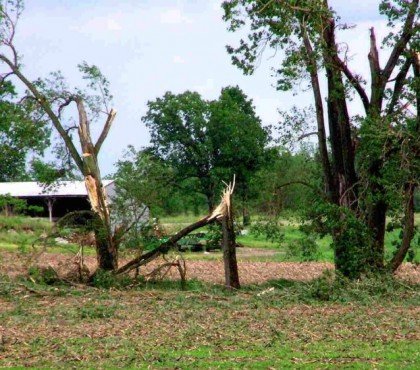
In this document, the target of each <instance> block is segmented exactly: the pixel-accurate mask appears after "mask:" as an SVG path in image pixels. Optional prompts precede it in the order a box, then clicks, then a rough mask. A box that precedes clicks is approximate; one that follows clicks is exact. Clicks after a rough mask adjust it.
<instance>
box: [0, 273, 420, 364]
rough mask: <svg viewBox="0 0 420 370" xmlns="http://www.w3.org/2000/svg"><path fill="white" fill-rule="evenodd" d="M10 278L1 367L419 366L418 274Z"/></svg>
mask: <svg viewBox="0 0 420 370" xmlns="http://www.w3.org/2000/svg"><path fill="white" fill-rule="evenodd" d="M19 284H20V285H18V284H17V283H15V282H13V281H10V280H8V279H7V278H3V279H2V278H1V277H0V322H1V328H2V329H1V330H2V335H3V342H2V344H1V345H0V367H3V366H4V367H8V366H29V367H34V368H71V367H84V368H117V367H118V368H142V369H143V368H144V369H146V368H166V369H168V368H179V369H197V368H221V369H239V368H247V369H249V368H256V369H260V368H261V369H267V368H279V369H280V368H281V369H287V368H293V369H295V368H309V369H311V368H313V369H319V368H331V369H336V368H338V367H344V368H352V369H353V368H356V369H370V368H379V369H382V368H384V369H395V368H404V369H405V368H408V369H410V368H411V369H417V368H419V366H420V359H419V354H418V348H419V344H420V343H419V340H418V339H419V335H420V332H419V327H420V325H419V324H420V322H419V316H418V314H416V312H417V313H418V303H419V297H418V293H417V292H416V290H417V288H418V286H411V285H406V284H401V283H399V282H396V281H394V280H382V281H381V280H374V279H367V280H365V281H362V282H358V283H348V282H347V283H346V282H343V281H337V282H332V281H331V279H330V278H329V277H328V276H326V277H324V278H322V279H318V280H315V281H313V282H309V283H300V282H292V281H285V280H284V281H273V282H269V283H266V284H264V285H261V286H248V287H244V289H243V290H242V291H240V292H236V293H232V292H227V291H224V290H223V288H221V287H219V286H212V285H209V284H204V283H200V282H198V281H189V282H188V283H187V287H186V290H185V291H181V290H180V288H179V283H178V282H161V283H154V284H145V283H142V284H140V285H138V286H137V287H135V288H132V289H130V290H115V289H114V290H102V289H93V288H90V289H89V288H85V289H82V290H80V289H76V288H70V287H65V286H56V287H48V286H42V285H34V284H31V283H28V282H25V281H21V282H20V283H19ZM22 286H28V287H29V288H30V289H31V290H32V291H33V292H37V294H33V293H29V292H28V291H27V290H26V289H22ZM269 288H272V289H269ZM417 291H418V290H417ZM327 292H328V294H327ZM321 293H322V294H321Z"/></svg>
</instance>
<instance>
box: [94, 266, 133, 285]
mask: <svg viewBox="0 0 420 370" xmlns="http://www.w3.org/2000/svg"><path fill="white" fill-rule="evenodd" d="M130 284H132V280H131V279H130V277H129V276H125V275H123V276H118V275H115V274H114V273H112V272H111V271H105V270H101V269H99V270H97V271H96V272H95V274H94V275H93V278H92V286H94V287H96V288H102V289H111V288H124V287H127V286H128V285H130Z"/></svg>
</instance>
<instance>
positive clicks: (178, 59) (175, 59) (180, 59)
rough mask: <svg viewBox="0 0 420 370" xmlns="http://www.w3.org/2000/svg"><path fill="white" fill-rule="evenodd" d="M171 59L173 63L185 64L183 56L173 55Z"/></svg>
mask: <svg viewBox="0 0 420 370" xmlns="http://www.w3.org/2000/svg"><path fill="white" fill-rule="evenodd" d="M172 61H173V62H174V63H175V64H185V59H184V58H183V57H181V56H180V55H174V57H173V59H172Z"/></svg>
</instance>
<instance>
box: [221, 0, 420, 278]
mask: <svg viewBox="0 0 420 370" xmlns="http://www.w3.org/2000/svg"><path fill="white" fill-rule="evenodd" d="M223 8H224V11H225V14H224V19H225V20H226V21H227V22H228V23H229V29H230V30H231V31H237V30H238V29H240V28H242V27H248V26H249V28H248V31H249V33H248V37H247V38H245V39H242V40H241V41H240V44H239V46H237V47H231V46H229V47H228V51H229V52H230V53H231V54H232V61H233V63H234V64H235V65H237V66H238V67H240V68H241V69H242V70H243V71H244V72H245V73H246V74H250V73H253V71H254V69H255V67H256V65H257V64H258V61H259V60H260V56H261V53H263V51H264V50H265V49H266V48H267V47H268V48H270V47H271V48H274V49H276V50H277V49H282V50H283V53H282V54H283V58H282V61H281V65H280V67H279V68H276V69H275V71H276V75H277V86H278V89H280V90H290V89H292V88H293V86H294V84H295V82H296V81H297V80H301V79H302V78H306V79H307V80H308V81H309V84H310V86H311V88H312V92H313V96H314V106H315V116H316V122H317V136H318V149H319V158H320V163H321V164H322V169H323V175H324V189H325V194H326V196H327V198H328V200H329V203H328V204H324V203H323V202H320V204H319V207H313V210H318V212H315V213H316V214H313V217H315V218H316V219H317V220H324V221H325V222H324V226H325V227H326V228H327V229H328V230H329V232H330V233H331V234H332V236H333V244H334V247H335V264H336V267H337V268H338V269H339V270H340V271H341V272H342V273H343V274H345V275H347V276H351V277H357V276H359V275H360V273H361V272H362V271H364V270H366V269H368V270H369V269H370V270H372V269H373V270H378V269H379V270H380V269H383V268H384V266H385V261H384V235H385V224H386V216H387V214H390V213H391V214H392V213H394V214H395V213H401V211H402V210H403V211H404V216H403V219H404V221H403V224H404V225H405V226H404V230H403V237H402V241H401V247H400V249H399V250H398V252H397V253H396V254H395V256H394V258H393V259H392V261H390V263H389V265H388V266H389V267H390V268H391V269H392V270H395V269H396V268H397V267H398V266H399V265H400V264H401V262H402V260H403V259H404V256H405V255H406V253H407V251H408V249H409V248H410V244H411V240H412V239H413V235H414V232H415V230H414V207H413V197H414V191H415V188H416V187H417V186H418V183H419V173H420V171H419V162H418V159H419V157H420V156H419V153H420V150H419V140H418V137H419V130H420V124H419V109H420V95H419V94H420V93H419V92H420V89H419V76H420V75H419V70H420V61H419V56H418V50H419V38H418V37H414V36H415V35H416V34H418V31H419V23H418V17H419V1H418V0H410V1H405V0H394V1H392V0H384V1H381V2H380V4H379V10H380V12H381V14H383V15H384V16H385V17H386V18H387V19H388V24H389V26H390V33H389V35H388V36H387V37H386V38H385V39H384V40H383V45H384V46H385V47H386V48H388V49H389V50H390V54H389V57H388V58H387V60H385V61H382V62H381V60H380V56H379V51H378V47H377V41H376V36H375V31H374V29H373V28H371V30H370V50H369V55H368V62H369V66H370V76H369V78H368V79H367V78H363V77H362V76H360V75H359V74H356V73H354V72H352V71H351V68H350V66H349V63H348V60H347V55H348V52H347V50H341V49H340V48H339V46H338V43H337V40H336V36H337V33H338V31H340V30H342V29H345V28H348V25H345V24H340V23H339V17H338V15H337V14H336V13H335V12H334V10H333V9H331V7H330V6H329V4H328V1H327V0H323V1H318V0H303V1H299V2H298V1H295V0H285V1H273V0H227V1H224V3H223ZM381 66H383V67H381ZM324 74H325V76H326V86H327V91H326V94H325V95H326V97H327V99H326V108H327V112H324V99H323V94H322V91H321V84H320V76H322V75H324ZM366 86H367V87H368V88H369V90H370V91H369V90H368V88H367V87H366ZM352 93H356V94H357V96H358V98H360V101H361V102H362V104H363V107H364V114H363V115H362V116H355V117H351V116H350V114H349V109H348V104H349V101H350V100H351V99H352ZM409 107H410V108H414V109H409ZM324 113H326V114H324ZM324 117H327V121H325V119H324ZM291 123H293V120H292V122H291ZM327 123H328V129H329V130H328V131H329V141H327V134H326V132H327V130H326V124H327ZM328 146H330V150H329V148H328ZM401 194H402V195H401Z"/></svg>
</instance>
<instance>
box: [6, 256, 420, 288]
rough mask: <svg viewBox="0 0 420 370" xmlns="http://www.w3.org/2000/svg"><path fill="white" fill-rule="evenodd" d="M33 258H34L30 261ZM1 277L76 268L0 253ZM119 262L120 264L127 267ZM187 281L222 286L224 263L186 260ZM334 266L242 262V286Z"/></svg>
mask: <svg viewBox="0 0 420 370" xmlns="http://www.w3.org/2000/svg"><path fill="white" fill-rule="evenodd" d="M240 253H241V254H244V255H257V256H269V255H272V254H273V253H275V252H274V251H270V250H264V251H261V250H253V249H251V248H247V249H246V250H244V251H241V252H240ZM31 257H32V258H31ZM0 261H1V263H0V274H5V275H8V276H11V277H16V276H19V275H25V274H26V273H27V271H28V268H29V267H30V266H34V265H36V266H41V267H47V266H51V267H53V268H54V269H55V270H56V271H57V272H58V273H59V274H60V275H61V274H65V273H66V272H67V271H69V270H72V269H73V270H74V269H76V267H77V264H76V262H75V259H74V257H73V256H72V255H64V254H55V253H43V254H42V255H38V256H36V257H34V256H30V255H28V254H25V255H21V254H19V253H17V252H6V251H1V252H0ZM124 262H125V261H124V260H121V261H120V264H122V263H124ZM164 262H165V261H164V260H163V259H162V258H159V259H157V260H155V261H153V262H152V263H150V264H148V265H147V266H145V267H144V268H142V270H141V271H140V273H141V274H148V273H150V272H151V271H153V270H154V269H155V268H156V267H158V266H159V264H162V263H164ZM85 264H86V266H87V267H88V268H89V270H90V271H94V270H95V268H96V260H95V258H94V257H92V256H88V257H85ZM186 267H187V279H197V280H200V281H204V282H209V283H215V284H223V281H224V272H223V262H222V260H221V259H220V260H212V261H200V260H187V261H186ZM333 268H334V266H333V264H331V263H328V262H301V263H300V262H239V273H240V278H241V282H242V284H259V283H264V282H267V281H270V280H280V279H287V280H294V281H309V280H311V279H314V278H317V277H319V276H320V275H321V274H322V273H323V272H324V271H325V270H331V269H333ZM165 276H166V277H168V278H170V279H179V274H178V272H177V270H176V269H173V270H172V271H169V272H168V274H167V275H165ZM397 277H398V278H400V279H402V280H406V281H410V282H413V283H420V268H419V266H416V265H413V264H410V263H405V264H403V266H401V268H400V269H399V271H398V272H397Z"/></svg>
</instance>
